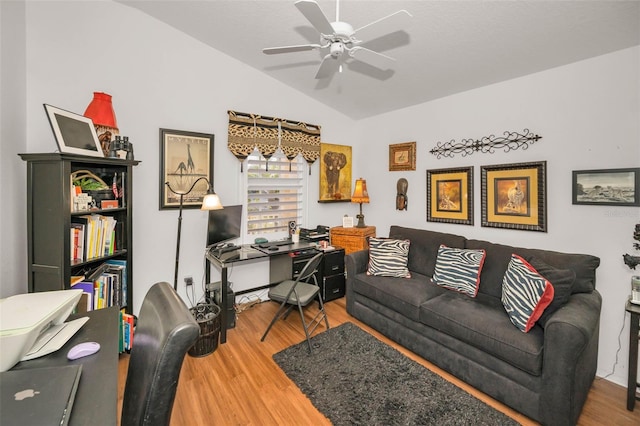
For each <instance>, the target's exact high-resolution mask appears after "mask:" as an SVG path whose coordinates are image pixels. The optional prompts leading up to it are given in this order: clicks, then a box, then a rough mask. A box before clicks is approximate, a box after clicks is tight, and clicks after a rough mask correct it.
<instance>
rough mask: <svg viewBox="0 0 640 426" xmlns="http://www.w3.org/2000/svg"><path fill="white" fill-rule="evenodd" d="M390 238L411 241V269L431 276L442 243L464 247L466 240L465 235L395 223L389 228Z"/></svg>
mask: <svg viewBox="0 0 640 426" xmlns="http://www.w3.org/2000/svg"><path fill="white" fill-rule="evenodd" d="M389 238H398V239H402V240H409V241H411V247H409V262H408V266H409V270H410V271H411V272H418V273H420V274H422V275H427V276H429V277H432V276H433V271H434V270H435V267H436V257H438V248H439V247H440V244H444V245H446V246H447V247H458V248H464V245H465V241H466V238H465V237H461V236H459V235H454V234H446V233H443V232H434V231H427V230H424V229H415V228H404V227H401V226H395V225H394V226H391V228H390V229H389Z"/></svg>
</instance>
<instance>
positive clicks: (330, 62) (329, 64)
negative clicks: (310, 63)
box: [316, 54, 340, 80]
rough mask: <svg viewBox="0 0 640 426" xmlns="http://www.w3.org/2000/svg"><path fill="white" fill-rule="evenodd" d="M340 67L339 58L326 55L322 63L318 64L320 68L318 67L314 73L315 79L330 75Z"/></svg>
mask: <svg viewBox="0 0 640 426" xmlns="http://www.w3.org/2000/svg"><path fill="white" fill-rule="evenodd" d="M339 67H340V58H334V57H333V56H331V54H328V55H326V56H325V57H324V58H323V59H322V63H321V64H320V68H318V72H317V73H316V79H317V80H320V79H322V78H327V77H331V76H332V75H333V74H334V73H335V72H336V71H337V70H338V68H339Z"/></svg>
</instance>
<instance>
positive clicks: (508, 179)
mask: <svg viewBox="0 0 640 426" xmlns="http://www.w3.org/2000/svg"><path fill="white" fill-rule="evenodd" d="M481 173H482V174H481V185H482V188H481V196H482V226H486V227H494V228H507V229H520V230H525V231H540V232H547V176H546V175H547V162H546V161H540V162H535V163H519V164H504V165H496V166H482V167H481Z"/></svg>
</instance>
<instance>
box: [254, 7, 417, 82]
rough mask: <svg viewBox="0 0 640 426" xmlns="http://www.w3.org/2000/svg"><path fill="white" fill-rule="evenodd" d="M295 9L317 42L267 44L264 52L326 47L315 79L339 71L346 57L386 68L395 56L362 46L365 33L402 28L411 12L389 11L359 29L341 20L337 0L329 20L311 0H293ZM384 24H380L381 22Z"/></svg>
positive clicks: (373, 34)
mask: <svg viewBox="0 0 640 426" xmlns="http://www.w3.org/2000/svg"><path fill="white" fill-rule="evenodd" d="M295 6H296V7H297V8H298V10H299V11H300V12H301V13H302V14H303V15H304V16H305V18H307V20H308V21H309V22H310V23H311V25H313V26H314V28H315V29H316V30H318V32H319V33H320V43H319V44H301V45H294V46H282V47H269V48H265V49H262V52H263V53H265V54H267V55H274V54H278V53H291V52H303V51H306V50H314V49H329V50H328V53H327V54H326V55H325V56H324V58H323V59H322V62H321V63H320V68H318V72H317V73H316V79H322V78H326V77H330V76H332V75H333V74H334V73H335V72H336V71H337V70H340V71H342V63H343V62H344V61H345V60H347V59H348V58H353V59H354V60H356V61H360V62H364V63H366V64H368V65H371V66H373V67H376V68H379V69H387V68H389V66H390V65H392V64H393V62H395V59H393V58H391V57H389V56H387V55H383V54H382V53H379V52H375V51H373V50H371V49H367V48H366V47H363V46H361V45H362V44H363V43H365V40H364V39H365V38H367V37H377V36H379V35H381V31H385V30H386V32H385V33H390V32H393V31H397V30H400V29H403V27H404V25H405V24H407V23H408V20H409V18H411V17H412V15H411V14H410V13H409V12H407V11H406V10H399V11H397V12H395V13H392V14H391V15H388V16H385V17H383V18H380V19H378V20H376V21H373V22H371V23H369V24H367V25H364V26H362V27H360V28H358V29H355V30H354V29H353V27H352V26H351V25H349V24H348V23H346V22H342V21H340V0H336V20H335V22H329V20H328V19H327V17H326V15H325V14H324V13H323V12H322V9H320V6H319V5H318V3H317V2H316V1H314V0H299V1H297V2H295ZM381 24H383V25H381Z"/></svg>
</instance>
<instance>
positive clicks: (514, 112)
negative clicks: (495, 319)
mask: <svg viewBox="0 0 640 426" xmlns="http://www.w3.org/2000/svg"><path fill="white" fill-rule="evenodd" d="M639 64H640V48H639V47H635V48H631V49H626V50H622V51H619V52H615V53H612V54H608V55H605V56H601V57H597V58H593V59H590V60H586V61H582V62H578V63H575V64H571V65H567V66H564V67H560V68H556V69H553V70H550V71H546V72H541V73H537V74H534V75H530V76H526V77H522V78H519V79H515V80H511V81H506V82H502V83H499V84H495V85H492V86H488V87H484V88H480V89H477V90H473V91H469V92H465V93H462V94H458V95H455V96H450V97H447V98H444V99H440V100H437V101H433V102H429V103H425V104H422V105H418V106H415V107H411V108H407V109H403V110H398V111H394V112H391V113H388V114H385V115H381V116H377V117H374V118H372V119H369V120H363V121H360V122H359V123H358V128H359V131H360V135H359V137H357V138H356V139H355V140H356V141H357V142H356V143H354V148H353V152H354V157H355V158H360V159H361V158H363V153H364V152H366V153H367V154H366V158H367V160H366V162H363V161H362V160H359V164H358V167H359V168H360V170H361V173H360V174H361V175H362V176H363V177H364V178H366V179H367V187H368V190H369V195H370V197H371V204H369V205H364V206H363V209H364V214H365V217H366V222H367V224H368V225H375V226H377V231H378V235H383V236H384V235H388V230H389V226H390V225H392V224H400V225H405V226H414V227H419V228H427V229H431V230H437V231H444V232H451V233H455V234H461V235H465V236H467V237H471V238H478V239H485V240H490V241H494V242H498V243H505V244H513V245H518V246H526V247H534V248H545V249H553V250H559V251H568V252H578V253H588V254H593V255H596V256H598V257H600V259H601V265H600V267H599V268H598V273H597V288H598V290H599V291H600V293H601V294H602V296H603V306H602V315H601V332H600V349H599V360H598V361H599V362H598V375H600V376H603V375H606V374H608V373H611V371H612V368H613V365H614V362H615V359H616V350H617V348H618V334H619V332H620V329H621V327H622V326H623V318H624V319H625V329H624V331H623V333H622V339H621V351H620V356H619V359H618V365H617V366H616V370H615V374H614V375H613V376H612V377H611V379H612V380H614V381H616V382H618V383H621V384H625V385H626V374H627V364H628V362H627V355H626V354H627V353H628V352H627V349H628V326H629V319H628V315H627V316H625V311H624V304H625V301H626V299H627V297H628V295H629V293H630V280H631V276H632V275H633V272H634V271H632V270H630V269H629V268H628V267H627V266H626V265H624V263H623V261H622V254H623V253H633V254H639V253H638V252H637V251H635V250H634V249H633V247H632V243H633V242H634V240H633V238H632V233H633V229H634V225H635V224H636V223H640V208H638V207H610V206H583V205H580V206H578V205H572V203H571V188H572V184H571V172H572V170H588V169H608V168H621V167H640V120H639V118H640V66H639ZM525 128H527V129H529V130H531V131H533V132H534V133H537V134H539V135H541V136H542V137H543V139H541V140H540V141H539V142H537V143H536V144H534V145H532V146H530V147H529V149H527V150H519V151H512V152H509V153H504V152H496V153H494V154H482V153H476V154H473V155H471V156H467V157H461V156H460V155H456V156H455V157H454V158H452V159H440V160H438V159H437V158H436V157H435V156H434V155H432V154H430V153H429V150H431V149H432V148H433V147H434V146H435V145H436V143H437V142H438V141H442V142H446V141H449V140H451V139H455V140H456V141H458V142H460V140H461V139H465V138H473V139H478V138H480V137H482V136H488V135H490V134H495V135H501V134H502V132H504V131H520V132H522V130H523V129H525ZM365 141H366V142H365ZM407 141H417V164H416V171H412V172H386V170H388V167H387V164H388V145H389V144H392V143H400V142H407ZM543 160H546V161H547V181H548V184H547V210H548V217H549V220H548V232H547V233H541V232H530V231H518V230H506V229H496V228H485V227H481V215H480V166H482V165H492V164H509V163H519V162H530V161H543ZM363 163H364V164H363ZM467 166H474V177H475V179H474V186H475V188H474V198H475V201H474V207H475V214H474V222H475V225H474V226H465V225H450V224H440V223H433V222H427V221H426V170H427V169H440V168H449V167H467ZM381 172H383V173H381ZM401 177H405V178H407V180H408V181H409V192H408V195H409V209H408V211H406V212H404V211H402V212H400V211H396V210H395V195H396V182H397V180H398V179H399V178H401ZM635 273H636V274H638V271H635Z"/></svg>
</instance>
